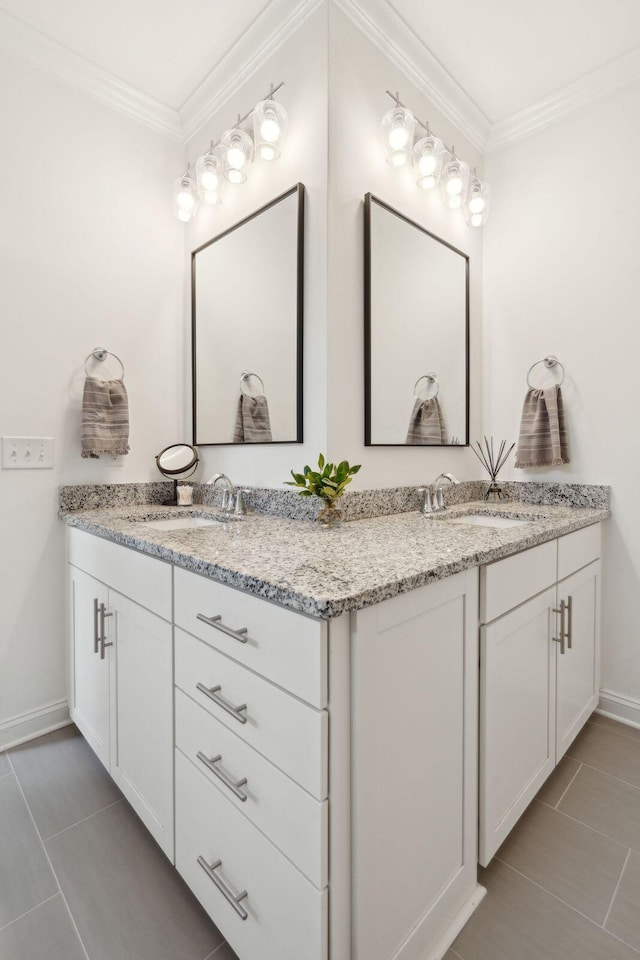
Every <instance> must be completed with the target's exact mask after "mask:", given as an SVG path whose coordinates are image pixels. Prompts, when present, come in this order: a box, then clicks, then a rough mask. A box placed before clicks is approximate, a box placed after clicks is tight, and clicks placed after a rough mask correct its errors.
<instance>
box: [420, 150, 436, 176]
mask: <svg viewBox="0 0 640 960" xmlns="http://www.w3.org/2000/svg"><path fill="white" fill-rule="evenodd" d="M437 162H438V161H437V159H436V158H435V157H434V155H433V154H432V153H423V154H422V156H421V157H420V159H419V160H418V172H419V173H420V174H421V175H422V176H423V177H428V176H429V175H430V174H432V173H433V172H434V170H435V169H436V164H437Z"/></svg>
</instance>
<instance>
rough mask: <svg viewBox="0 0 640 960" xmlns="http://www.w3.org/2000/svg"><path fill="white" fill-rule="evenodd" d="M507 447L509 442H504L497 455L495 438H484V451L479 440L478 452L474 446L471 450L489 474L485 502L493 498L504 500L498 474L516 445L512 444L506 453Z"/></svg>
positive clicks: (477, 441) (477, 442)
mask: <svg viewBox="0 0 640 960" xmlns="http://www.w3.org/2000/svg"><path fill="white" fill-rule="evenodd" d="M506 446H507V441H506V440H503V441H502V442H501V444H500V447H499V449H498V453H497V454H496V453H495V451H494V447H493V437H490V438H489V439H487V438H486V437H485V438H484V447H485V449H484V450H483V449H482V446H481V444H480V441H479V440H476V447H477V448H478V449H477V450H476V449H475V447H474V446H473V445H472V446H471V449H472V450H473V452H474V453H475V455H476V457H477V458H478V460H479V461H480V463H481V464H482V466H483V467H484V468H485V470H486V471H487V473H488V474H489V481H490V482H489V486H488V487H487V489H486V492H485V495H484V499H485V500H489V499H490V498H493V499H494V500H504V495H503V493H502V487H501V486H499V484H498V483H496V481H497V479H498V474H499V473H500V471H501V470H502V468H503V467H504V465H505V463H506V462H507V459H508V457H509V454H510V453H511V451H512V450H513V448H514V447H515V443H512V444H511V446H510V447H509V449H508V450H507V451H506V453H505V448H506Z"/></svg>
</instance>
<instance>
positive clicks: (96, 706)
mask: <svg viewBox="0 0 640 960" xmlns="http://www.w3.org/2000/svg"><path fill="white" fill-rule="evenodd" d="M69 590H70V598H69V610H70V627H71V661H72V662H71V710H70V713H71V719H72V720H74V721H75V723H76V724H77V726H78V729H79V730H80V731H81V733H82V734H83V735H84V737H85V739H86V740H87V742H88V743H89V745H90V746H91V747H92V748H93V750H94V751H95V752H96V754H97V755H98V757H99V758H100V760H101V761H102V762H103V764H104V765H105V767H106V768H107V770H108V769H109V664H110V660H111V650H110V649H107V650H105V658H104V660H101V659H100V645H99V644H98V643H97V639H96V638H97V636H98V632H99V630H100V625H99V623H98V622H97V610H98V608H99V606H100V604H101V603H104V604H106V603H107V600H108V596H107V588H106V587H105V586H104V584H102V583H100V582H99V581H98V580H94V578H93V577H90V576H89V574H87V573H84V572H83V571H82V570H78V569H76V567H74V566H72V565H71V564H69Z"/></svg>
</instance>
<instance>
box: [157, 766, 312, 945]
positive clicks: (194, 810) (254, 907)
mask: <svg viewBox="0 0 640 960" xmlns="http://www.w3.org/2000/svg"><path fill="white" fill-rule="evenodd" d="M198 857H201V858H203V860H204V862H206V863H207V864H209V865H211V864H214V863H216V862H217V861H219V866H218V867H217V868H216V869H215V871H214V872H213V875H214V876H215V877H216V878H217V880H218V883H219V884H220V885H224V889H225V890H226V892H227V896H225V893H224V892H222V891H221V890H220V888H219V887H218V886H216V884H215V882H214V881H213V879H211V877H210V876H209V875H208V874H207V873H206V872H205V870H204V869H203V868H202V866H201V865H200V863H199V862H198ZM176 867H177V869H178V870H179V872H180V873H181V874H182V876H183V877H184V879H185V880H186V882H187V884H188V885H189V887H190V888H191V890H192V891H193V892H194V894H195V895H196V897H197V898H198V900H199V901H200V903H201V904H202V905H203V907H204V908H205V910H206V911H207V913H208V914H209V916H210V917H211V919H212V920H213V922H214V923H215V924H216V926H217V927H218V929H219V930H220V932H221V933H222V935H223V936H224V938H225V939H226V940H227V941H228V942H229V944H230V945H231V946H232V947H233V949H234V950H235V951H236V953H237V954H238V956H239V957H242V960H326V958H327V940H328V890H327V888H325V889H324V890H318V889H316V887H314V885H313V884H312V883H309V881H308V880H307V879H306V877H304V876H303V875H302V874H301V873H300V871H299V870H297V869H296V867H294V866H293V864H292V863H290V862H289V861H288V860H287V858H286V857H284V856H283V855H282V854H281V853H280V851H279V850H277V849H276V848H275V847H274V846H273V844H272V843H270V842H269V840H267V839H266V837H264V836H263V835H262V834H261V833H260V831H259V830H257V829H256V828H255V827H254V826H253V824H252V823H250V822H249V820H247V818H246V817H243V816H242V814H240V813H239V812H238V811H237V810H235V809H234V808H233V806H232V805H231V804H230V803H229V801H228V800H227V799H226V798H225V797H223V796H222V794H221V793H220V791H219V790H217V789H216V788H215V787H214V786H212V785H211V784H210V783H209V782H208V781H207V779H206V778H205V777H204V775H203V774H201V773H200V771H199V770H196V769H195V767H194V766H193V765H192V763H191V762H190V761H189V760H187V759H186V758H185V757H184V755H183V754H182V753H181V752H180V751H179V750H176ZM243 891H246V894H247V895H246V897H244V898H243V899H242V900H240V901H239V902H238V903H237V904H236V907H237V909H238V910H242V911H243V912H244V913H245V919H243V918H242V916H240V915H239V914H238V913H237V912H236V908H235V907H234V906H232V905H231V904H230V903H229V902H228V900H227V897H229V898H231V897H234V896H235V897H237V896H238V894H240V893H242V892H243Z"/></svg>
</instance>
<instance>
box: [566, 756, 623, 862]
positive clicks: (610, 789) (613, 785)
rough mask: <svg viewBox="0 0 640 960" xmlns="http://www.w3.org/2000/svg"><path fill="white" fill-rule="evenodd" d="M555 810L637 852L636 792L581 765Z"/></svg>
mask: <svg viewBox="0 0 640 960" xmlns="http://www.w3.org/2000/svg"><path fill="white" fill-rule="evenodd" d="M558 810H560V811H561V812H562V813H566V814H568V815H569V816H570V817H575V818H576V820H581V821H582V823H586V824H587V825H588V826H590V827H593V829H594V830H599V831H600V832H601V833H606V835H607V836H608V837H613V839H614V840H618V842H619V843H622V844H624V846H625V847H632V848H633V849H634V850H636V851H638V852H639V853H640V789H639V788H638V787H632V786H631V785H630V784H628V783H624V782H623V781H622V780H617V779H616V778H615V777H610V776H609V775H608V774H606V773H602V772H601V771H600V770H594V769H593V768H592V767H586V766H583V767H582V768H581V770H580V772H579V774H578V775H577V777H576V778H575V780H574V781H573V783H572V784H571V786H570V787H569V789H568V791H567V792H566V794H565V795H564V797H563V798H562V801H561V803H560V804H559V805H558Z"/></svg>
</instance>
